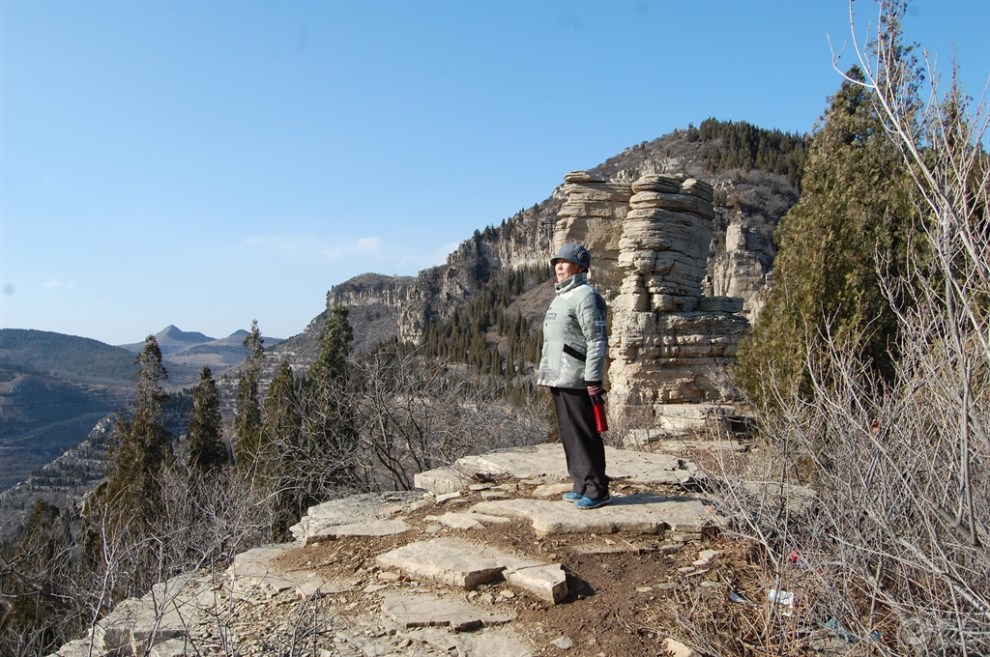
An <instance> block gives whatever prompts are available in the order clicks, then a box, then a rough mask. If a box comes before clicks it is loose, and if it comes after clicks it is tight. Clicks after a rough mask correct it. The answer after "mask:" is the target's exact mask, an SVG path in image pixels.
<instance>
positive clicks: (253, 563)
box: [227, 543, 352, 602]
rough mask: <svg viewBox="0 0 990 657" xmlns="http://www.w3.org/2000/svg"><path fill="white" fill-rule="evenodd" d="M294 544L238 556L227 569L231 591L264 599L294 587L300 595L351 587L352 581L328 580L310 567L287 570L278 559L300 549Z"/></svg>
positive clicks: (268, 547) (238, 596)
mask: <svg viewBox="0 0 990 657" xmlns="http://www.w3.org/2000/svg"><path fill="white" fill-rule="evenodd" d="M298 549H299V546H298V545H296V544H293V543H285V544H282V545H271V546H264V547H257V548H253V549H251V550H248V551H247V552H242V553H241V554H239V555H237V556H236V557H234V563H233V564H231V566H230V567H229V568H228V569H227V574H228V576H229V577H230V581H229V587H230V593H231V595H233V596H234V597H236V598H239V599H241V600H249V601H256V602H257V601H262V602H263V601H264V600H266V599H269V598H272V597H274V596H276V595H278V594H279V593H281V592H282V591H286V590H294V591H295V593H296V595H297V596H299V597H300V598H309V597H313V596H318V595H321V594H328V593H339V592H341V591H346V590H350V589H351V588H352V587H351V585H350V584H347V583H343V582H339V581H333V580H327V579H324V578H323V577H320V576H319V575H317V574H316V572H315V571H313V570H310V569H306V568H303V569H299V570H293V571H291V572H285V571H283V570H281V569H280V568H278V567H277V566H276V565H274V563H273V562H274V561H275V560H276V559H278V558H279V557H281V556H282V555H283V554H285V553H286V552H289V551H294V550H298Z"/></svg>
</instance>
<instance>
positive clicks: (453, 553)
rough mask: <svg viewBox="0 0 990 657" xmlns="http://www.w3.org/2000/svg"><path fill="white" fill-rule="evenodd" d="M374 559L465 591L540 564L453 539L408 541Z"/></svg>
mask: <svg viewBox="0 0 990 657" xmlns="http://www.w3.org/2000/svg"><path fill="white" fill-rule="evenodd" d="M376 560H377V562H378V564H379V565H381V566H383V567H385V568H395V569H398V570H401V571H403V572H405V573H408V574H409V575H411V576H413V577H421V578H424V579H429V580H433V581H436V582H441V583H443V584H447V585H450V586H456V587H459V588H463V589H468V590H472V589H474V588H476V587H477V586H478V585H480V584H487V583H489V582H493V581H497V580H498V579H500V578H501V577H502V572H503V571H505V570H517V569H519V568H528V567H532V566H539V565H543V564H541V563H540V562H539V561H535V560H532V559H525V558H522V557H517V556H515V555H511V554H507V553H505V552H502V551H500V550H496V549H495V548H493V547H491V546H489V545H483V544H478V543H471V542H469V541H462V540H459V539H455V538H434V539H432V540H429V541H419V542H416V543H408V544H406V545H403V546H402V547H399V548H396V549H394V550H392V551H391V552H386V553H385V554H380V555H378V557H377V559H376Z"/></svg>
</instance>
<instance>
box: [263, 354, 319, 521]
mask: <svg viewBox="0 0 990 657" xmlns="http://www.w3.org/2000/svg"><path fill="white" fill-rule="evenodd" d="M301 448H302V416H301V415H300V408H299V395H298V393H297V386H296V380H295V376H294V375H293V373H292V368H291V367H290V366H289V363H288V361H284V360H283V361H282V364H281V366H280V367H279V369H278V372H277V373H276V374H275V377H274V378H273V379H272V382H271V385H269V386H268V394H267V395H266V396H265V405H264V421H263V423H262V426H261V433H260V441H259V444H258V448H257V452H256V453H255V455H254V462H255V468H256V472H257V474H258V476H259V477H260V479H261V481H263V482H265V483H266V484H267V486H268V489H269V490H271V491H272V493H270V494H272V495H274V503H273V504H272V508H273V516H272V533H273V535H275V536H284V535H286V533H287V531H288V529H289V527H290V526H291V525H292V524H293V523H294V522H296V521H297V520H298V519H299V517H300V515H301V513H302V512H303V510H304V509H302V508H300V507H301V505H303V504H305V502H306V499H308V496H305V495H297V493H296V491H297V490H298V488H299V486H300V485H302V486H304V487H305V485H306V484H305V483H304V482H300V481H298V480H299V479H303V480H305V475H301V472H303V471H302V470H301V468H300V464H299V463H295V462H294V459H298V458H300V449H301ZM303 498H305V499H303Z"/></svg>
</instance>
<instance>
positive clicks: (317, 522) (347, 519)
mask: <svg viewBox="0 0 990 657" xmlns="http://www.w3.org/2000/svg"><path fill="white" fill-rule="evenodd" d="M432 503H433V499H432V497H431V496H424V494H423V493H422V492H420V491H412V492H388V493H366V494H363V495H351V496H348V497H343V498H340V499H336V500H329V501H327V502H323V503H322V504H317V505H316V506H313V507H310V508H309V509H308V510H307V511H306V515H305V516H303V517H302V518H301V519H300V520H299V522H298V523H296V524H295V525H293V526H292V527H290V528H289V531H290V532H292V535H293V536H294V537H295V538H296V540H297V541H301V542H306V541H307V540H308V538H309V537H311V536H320V535H323V536H326V535H328V533H329V532H331V531H333V528H335V527H347V526H359V525H361V524H364V523H370V522H372V521H376V520H386V519H389V518H394V517H395V516H397V515H400V514H402V513H408V512H410V511H414V510H415V509H417V508H419V507H421V506H425V505H427V504H432Z"/></svg>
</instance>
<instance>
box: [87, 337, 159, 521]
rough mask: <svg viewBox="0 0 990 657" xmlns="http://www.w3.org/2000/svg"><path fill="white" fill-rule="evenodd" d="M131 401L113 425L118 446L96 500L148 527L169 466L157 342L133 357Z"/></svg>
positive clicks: (152, 340)
mask: <svg viewBox="0 0 990 657" xmlns="http://www.w3.org/2000/svg"><path fill="white" fill-rule="evenodd" d="M138 367H139V369H138V375H137V381H136V391H137V398H136V400H135V402H134V412H133V416H132V417H131V418H130V419H129V420H123V419H122V420H121V421H120V422H119V423H118V424H117V430H116V435H117V440H118V443H117V445H116V446H115V448H114V449H113V450H112V453H111V456H110V471H109V474H108V477H107V480H106V482H105V484H104V486H103V487H102V488H101V489H99V494H98V499H99V500H100V501H101V502H103V503H105V504H107V505H109V506H110V507H112V508H114V509H116V510H117V515H119V516H120V517H130V518H133V519H137V520H139V521H142V520H143V521H144V523H145V524H150V523H151V522H152V521H153V520H154V519H155V518H156V517H157V515H158V514H159V512H160V506H159V503H160V499H161V491H160V474H161V471H162V468H163V467H164V466H166V465H168V464H170V463H171V462H172V458H173V454H172V437H171V435H170V434H169V432H168V430H167V429H166V428H165V426H164V424H163V422H162V413H163V410H164V407H165V402H166V401H167V400H168V395H167V394H166V393H165V391H164V390H163V389H162V381H164V380H165V379H166V378H167V377H168V371H167V370H166V369H165V366H164V365H162V352H161V349H160V348H159V346H158V342H157V340H155V337H154V336H152V335H149V336H148V337H147V338H146V339H145V342H144V349H143V350H142V351H141V354H140V355H139V356H138Z"/></svg>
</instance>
